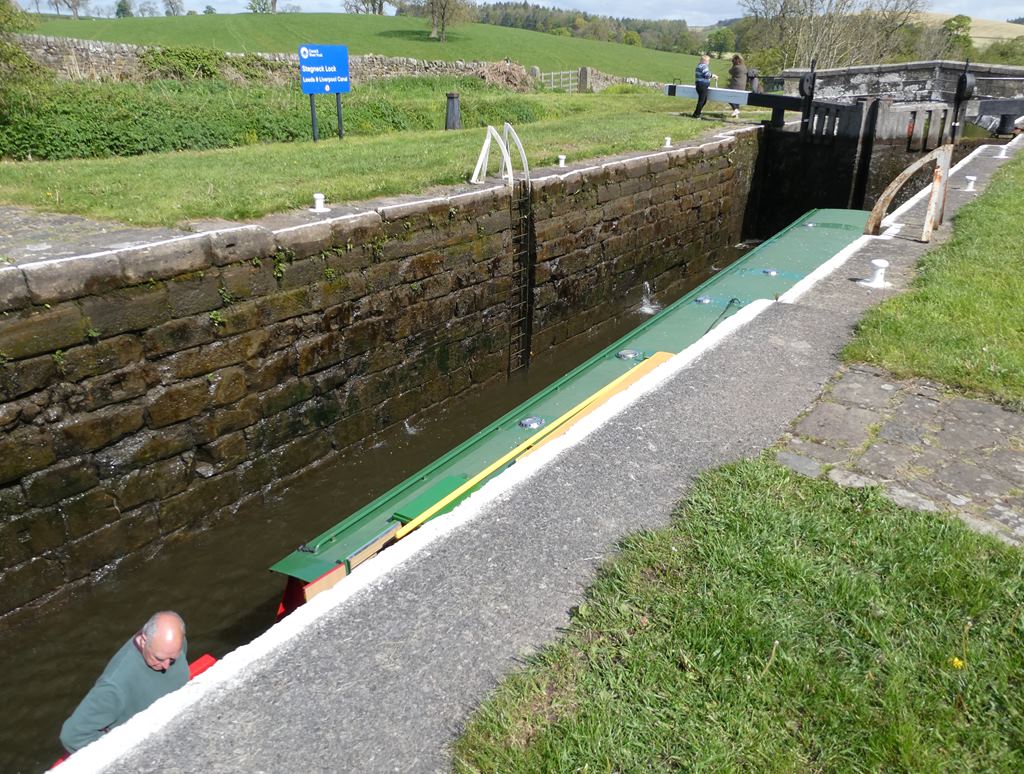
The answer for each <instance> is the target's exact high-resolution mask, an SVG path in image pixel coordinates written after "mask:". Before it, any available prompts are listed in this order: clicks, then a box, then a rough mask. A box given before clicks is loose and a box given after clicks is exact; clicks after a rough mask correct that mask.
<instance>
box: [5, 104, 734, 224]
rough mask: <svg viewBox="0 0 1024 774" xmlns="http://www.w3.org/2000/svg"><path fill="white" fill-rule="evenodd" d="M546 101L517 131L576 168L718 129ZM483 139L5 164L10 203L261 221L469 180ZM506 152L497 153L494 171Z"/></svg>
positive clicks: (412, 137) (658, 114) (91, 212)
mask: <svg viewBox="0 0 1024 774" xmlns="http://www.w3.org/2000/svg"><path fill="white" fill-rule="evenodd" d="M547 98H548V99H556V100H558V101H559V103H560V105H561V108H560V109H561V110H562V111H564V113H565V117H562V118H557V119H552V120H546V121H538V122H536V123H532V124H526V125H520V126H517V127H516V129H517V131H518V132H519V136H520V138H521V139H522V141H523V145H524V146H525V148H526V152H527V154H528V158H529V161H530V166H531V167H540V166H544V165H551V164H554V163H555V162H556V159H557V156H558V155H559V154H565V155H566V156H567V157H568V160H569V162H570V163H571V162H573V161H577V160H579V159H586V158H594V157H597V156H603V155H608V154H614V153H619V152H623V151H630V150H646V149H649V150H654V149H656V148H658V147H660V146H661V144H662V143H663V141H664V138H665V137H666V136H671V137H672V139H673V141H674V142H678V141H682V140H686V139H689V138H692V137H695V136H697V135H698V134H701V133H703V132H707V131H708V130H709V129H711V128H713V127H714V126H716V124H715V123H713V122H708V121H694V120H692V119H690V118H683V117H680V116H679V115H678V113H673V112H670V111H688V110H689V109H692V101H688V100H679V99H675V98H669V97H661V96H657V95H639V94H607V95H604V94H602V95H579V96H572V97H569V96H561V95H549V96H548V97H547ZM439 104H440V103H439ZM443 107H444V105H443V104H440V107H439V109H440V110H442V111H443ZM483 139H484V132H483V130H481V129H467V130H462V131H456V132H445V131H419V132H401V133H395V134H388V135H381V136H373V137H358V136H353V137H346V138H345V139H344V140H338V139H337V138H336V137H335V138H331V139H326V140H324V141H322V142H319V143H315V144H314V143H312V142H294V143H275V144H266V145H252V146H247V147H241V148H230V149H224V150H215V151H205V152H188V153H160V154H148V155H144V156H134V157H131V158H112V159H86V160H68V161H42V162H16V163H0V202H2V203H5V204H23V205H28V206H33V207H39V208H41V209H45V210H47V211H51V212H69V213H77V214H80V215H88V216H92V217H99V218H112V219H117V220H120V221H122V222H128V223H135V224H146V225H152V224H168V225H170V224H174V223H178V222H180V221H182V220H185V219H200V218H213V217H218V218H228V219H244V218H255V217H258V216H260V215H264V214H266V213H270V212H279V211H283V210H288V209H292V208H296V207H303V206H309V205H310V203H311V201H312V195H313V192H314V191H318V192H322V193H324V194H325V195H326V197H327V201H328V202H329V203H330V202H334V203H340V202H348V201H358V200H362V199H369V198H373V197H376V196H384V195H393V194H400V193H418V192H421V191H423V190H425V189H427V188H429V187H431V186H435V185H441V184H451V183H457V182H464V181H466V180H468V179H469V176H470V175H471V174H472V171H473V167H474V165H475V164H476V159H477V155H478V154H479V152H480V147H481V145H482V143H483ZM496 159H497V154H496V153H492V154H491V171H492V173H493V172H496V170H497V160H496ZM516 163H517V164H518V162H516Z"/></svg>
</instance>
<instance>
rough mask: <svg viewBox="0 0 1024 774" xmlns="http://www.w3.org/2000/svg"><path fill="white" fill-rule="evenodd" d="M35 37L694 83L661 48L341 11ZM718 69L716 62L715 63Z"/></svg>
mask: <svg viewBox="0 0 1024 774" xmlns="http://www.w3.org/2000/svg"><path fill="white" fill-rule="evenodd" d="M34 31H35V32H36V33H38V34H40V35H54V36H58V37H74V38H85V39H88V40H107V41H112V42H116V43H136V44H141V45H160V46H205V47H209V48H217V49H221V50H223V51H261V52H275V51H283V52H288V53H292V52H295V51H296V50H297V49H298V47H299V44H301V43H324V44H344V45H347V46H348V48H349V53H351V54H371V53H372V54H380V55H384V56H407V57H413V58H415V59H443V60H448V61H454V60H456V59H465V60H484V61H496V60H499V59H504V58H508V59H511V60H512V61H515V62H519V63H520V64H522V65H523V66H524V67H527V68H529V67H531V66H533V65H536V66H537V67H539V68H540V69H541V70H542V71H544V72H548V71H551V70H570V69H576V68H579V67H583V66H585V65H586V66H590V67H596V68H597V69H598V70H601V71H603V72H606V73H611V74H613V75H621V76H635V77H638V78H643V79H645V80H652V81H674V80H679V79H685V80H686V81H688V82H689V81H692V78H693V68H694V66H695V65H696V63H697V60H696V57H693V56H690V55H683V54H672V53H669V52H666V51H654V50H651V49H644V48H638V47H635V46H625V45H622V44H619V43H604V42H601V41H596V40H585V39H582V38H568V37H558V36H555V35H548V34H545V33H541V32H531V31H529V30H520V29H512V28H509V27H497V26H493V25H489V24H465V25H459V26H457V27H455V28H454V29H452V30H449V32H448V42H446V43H438V42H437V41H434V40H430V39H429V38H428V37H427V35H428V33H429V26H428V23H427V21H426V20H424V19H417V18H413V17H409V16H368V15H354V14H341V13H336V14H334V13H285V14H275V15H271V14H252V13H245V14H230V15H229V14H217V15H211V16H179V17H174V18H167V17H153V18H145V19H143V18H131V19H82V20H80V21H74V20H73V19H52V18H46V19H41V20H40V22H39V24H38V26H37V27H36V29H35V30H34ZM716 64H720V63H716Z"/></svg>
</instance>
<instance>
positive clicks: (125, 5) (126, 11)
mask: <svg viewBox="0 0 1024 774" xmlns="http://www.w3.org/2000/svg"><path fill="white" fill-rule="evenodd" d="M134 15H135V12H134V11H133V10H132V0H117V5H116V6H115V7H114V16H115V17H117V18H118V19H127V18H128V17H130V16H134Z"/></svg>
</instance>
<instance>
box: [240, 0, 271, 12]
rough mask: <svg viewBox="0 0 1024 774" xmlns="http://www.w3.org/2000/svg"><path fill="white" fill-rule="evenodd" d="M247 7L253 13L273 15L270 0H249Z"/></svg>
mask: <svg viewBox="0 0 1024 774" xmlns="http://www.w3.org/2000/svg"><path fill="white" fill-rule="evenodd" d="M245 7H246V8H248V9H249V11H251V12H252V13H271V8H270V0H249V2H248V3H246V4H245Z"/></svg>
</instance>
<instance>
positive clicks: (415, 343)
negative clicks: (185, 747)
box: [0, 131, 758, 615]
mask: <svg viewBox="0 0 1024 774" xmlns="http://www.w3.org/2000/svg"><path fill="white" fill-rule="evenodd" d="M757 147H758V140H757V134H756V131H750V132H746V133H742V134H740V135H739V136H737V137H731V138H728V139H725V140H717V141H715V142H712V143H708V144H706V145H704V146H702V147H700V148H685V149H676V150H669V151H664V152H659V153H656V154H652V155H649V156H645V157H642V158H635V159H627V160H623V161H614V162H610V163H608V164H604V165H602V166H599V167H593V168H590V169H586V170H580V171H576V172H570V173H568V174H565V175H556V176H551V177H547V178H542V179H540V180H538V181H537V183H536V185H535V188H534V191H533V201H534V205H535V211H536V226H535V231H536V244H537V264H536V266H535V267H534V272H535V277H534V281H535V290H534V293H535V296H534V299H535V320H534V330H535V331H536V336H535V339H534V351H535V352H540V351H542V350H545V349H548V348H550V347H553V346H554V345H556V344H557V343H558V342H560V341H562V340H565V339H568V338H571V337H572V336H574V335H579V334H582V333H583V332H585V331H587V330H589V329H590V328H592V327H594V326H597V325H600V324H601V323H602V322H603V321H605V320H607V319H609V318H610V317H611V316H612V315H613V314H615V312H616V311H619V312H621V311H622V310H623V307H624V298H625V299H628V298H630V297H635V298H636V299H637V300H639V290H640V285H641V284H642V283H643V281H645V280H646V281H650V282H652V284H656V285H657V286H658V287H659V288H666V287H667V286H669V285H672V284H673V283H677V284H678V283H686V282H692V281H693V278H694V277H695V276H696V275H698V274H702V273H703V270H704V269H705V268H706V265H707V263H708V262H709V261H712V260H715V256H716V254H717V251H719V250H720V249H722V248H723V247H724V246H726V245H729V244H732V243H733V242H735V241H737V240H738V239H739V238H740V236H741V234H740V230H741V228H742V213H743V208H744V203H745V200H746V198H747V194H748V191H749V187H750V178H751V173H752V168H753V162H754V158H755V156H756V154H757ZM511 227H512V226H511V218H510V196H509V192H508V189H505V188H503V187H501V188H490V189H486V190H481V191H475V192H472V193H469V194H459V195H453V196H450V197H446V196H443V197H440V198H436V199H428V200H411V201H408V202H405V203H401V204H395V203H390V204H383V203H382V204H380V205H377V206H371V208H370V209H368V210H367V211H363V212H360V213H357V214H352V215H348V216H345V217H340V218H334V219H328V220H320V221H315V222H310V223H306V224H303V225H298V226H291V227H287V228H283V229H280V230H277V231H271V230H268V229H267V228H264V227H262V226H259V225H251V226H243V227H237V228H231V229H226V230H221V231H213V232H208V233H205V234H198V235H192V236H186V237H182V238H178V239H171V240H167V241H164V242H161V243H157V244H152V245H149V246H146V247H141V248H131V249H125V250H121V251H111V252H105V253H96V254H93V255H89V256H79V257H76V258H67V259H54V260H45V259H43V260H39V261H37V262H34V263H24V264H21V265H16V266H0V615H2V614H4V613H6V612H8V611H11V610H13V609H16V608H18V607H19V606H22V605H24V604H26V603H29V602H32V601H33V600H37V599H40V598H43V597H45V596H46V595H48V594H50V593H51V592H54V591H56V590H58V589H60V588H62V587H65V586H68V585H71V584H75V583H77V582H80V581H81V580H83V579H85V578H87V577H88V576H90V574H92V573H94V572H96V571H97V570H100V569H101V568H102V567H104V566H105V565H107V564H108V563H110V562H111V561H115V560H117V559H119V558H121V557H123V556H126V555H131V554H135V553H137V552H140V551H141V550H143V549H144V548H146V547H149V548H148V549H147V550H151V549H156V548H158V547H159V545H160V542H161V541H162V540H163V539H164V538H166V537H167V536H169V535H171V534H173V533H176V532H179V531H181V530H183V529H187V528H188V527H190V526H193V525H199V524H203V523H206V522H208V521H210V520H212V519H214V518H224V517H230V515H231V514H232V513H234V512H235V511H236V509H237V508H238V506H239V505H240V504H242V503H244V502H246V501H247V500H248V499H250V498H253V497H260V496H261V492H262V491H265V488H266V487H267V486H268V485H270V484H272V483H278V482H282V481H287V480H288V479H289V478H291V477H293V476H296V475H299V474H301V472H303V471H306V470H308V469H309V468H310V467H311V466H316V465H319V464H323V463H324V462H325V461H327V460H329V459H331V458H332V457H333V456H335V455H336V454H338V453H340V452H341V451H342V450H344V449H346V448H348V447H350V446H351V445H352V444H354V443H356V442H358V441H360V440H361V439H364V438H366V437H368V436H371V435H372V434H374V433H375V432H377V431H379V430H381V429H383V428H385V427H387V426H390V425H393V424H395V423H398V422H401V421H403V420H404V419H407V418H410V417H414V416H415V415H417V414H418V413H419V412H422V411H425V410H428V409H431V408H436V407H437V406H439V405H442V404H444V403H445V402H446V401H449V400H452V399H454V398H456V397H458V396H462V395H464V394H466V393H467V392H469V391H472V390H477V389H480V388H481V387H482V386H484V385H486V384H488V383H492V382H496V381H501V380H503V379H504V378H505V376H506V373H507V367H508V341H509V320H508V313H507V306H506V302H507V299H508V298H509V297H510V294H511V290H512V279H511V277H512V274H513V271H512V269H513V264H512V234H511V231H510V229H511Z"/></svg>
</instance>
